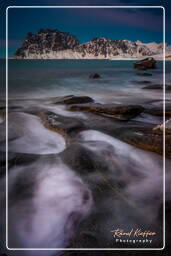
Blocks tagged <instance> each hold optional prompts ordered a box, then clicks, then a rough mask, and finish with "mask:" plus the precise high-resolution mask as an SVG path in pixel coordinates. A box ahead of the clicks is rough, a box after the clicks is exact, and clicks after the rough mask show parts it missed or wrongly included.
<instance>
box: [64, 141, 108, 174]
mask: <svg viewBox="0 0 171 256" xmlns="http://www.w3.org/2000/svg"><path fill="white" fill-rule="evenodd" d="M96 143H99V144H100V145H99V146H101V144H102V143H100V142H96ZM92 146H93V145H92ZM106 150H107V152H108V153H109V152H110V151H111V147H110V145H108V148H107V149H106ZM60 155H61V159H62V160H63V161H64V163H66V164H67V165H68V166H70V167H71V168H72V169H73V170H76V171H77V172H78V173H81V174H88V173H92V172H95V171H96V172H97V171H102V172H103V173H104V172H106V171H107V170H108V168H109V167H108V164H107V163H106V162H105V161H104V160H103V159H102V157H101V156H100V155H98V154H96V153H95V152H93V151H92V150H90V149H89V148H88V147H87V145H86V143H72V144H71V145H70V146H69V147H68V148H67V149H65V150H64V151H63V152H62V153H61V154H60Z"/></svg>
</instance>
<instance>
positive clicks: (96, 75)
mask: <svg viewBox="0 0 171 256" xmlns="http://www.w3.org/2000/svg"><path fill="white" fill-rule="evenodd" d="M89 78H91V79H98V78H101V76H100V75H99V74H98V73H95V74H91V75H90V76H89Z"/></svg>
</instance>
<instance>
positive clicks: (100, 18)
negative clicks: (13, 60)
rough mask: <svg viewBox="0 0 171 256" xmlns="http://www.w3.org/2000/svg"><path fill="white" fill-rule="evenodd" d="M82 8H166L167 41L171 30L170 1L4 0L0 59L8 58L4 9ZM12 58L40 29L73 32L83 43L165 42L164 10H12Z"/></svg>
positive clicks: (0, 11) (10, 35)
mask: <svg viewBox="0 0 171 256" xmlns="http://www.w3.org/2000/svg"><path fill="white" fill-rule="evenodd" d="M36 4H37V5H40V6H50V5H53V6H57V5H62V6H63V5H64V6H66V5H69V6H71V5H79V6H83V5H85V6H87V5H94V6H99V5H101V6H109V5H116V6H127V5H131V6H135V5H148V6H149V5H152V6H154V5H155V6H156V5H159V6H161V5H162V6H164V7H165V8H166V29H167V31H166V41H167V42H168V43H169V44H171V38H170V37H169V35H170V33H169V32H170V31H169V28H170V27H171V19H170V16H171V15H170V14H171V6H169V1H168V3H167V1H157V0H148V1H147V0H145V1H141V0H139V1H133V0H127V1H126V0H91V1H90V0H75V1H74V0H63V1H60V0H39V1H35V0H23V1H22V0H13V1H12V0H4V1H3V0H1V2H0V13H1V15H0V17H1V20H0V21H1V26H2V29H1V30H0V47H1V52H0V57H4V56H5V9H6V7H7V6H17V5H27V6H32V5H36ZM8 24H9V28H8V29H9V32H8V40H9V55H10V56H11V55H13V54H14V52H15V51H16V49H17V48H19V47H20V46H21V44H22V42H23V41H24V40H25V38H26V35H27V33H28V32H32V33H37V32H38V31H39V30H40V29H41V28H49V29H58V30H60V31H62V32H70V33H71V34H73V35H75V36H76V37H77V38H78V39H79V40H80V42H81V43H83V42H87V41H90V40H91V39H92V38H94V37H107V38H110V39H112V40H118V39H127V40H131V41H136V40H140V41H142V42H145V43H146V42H153V41H155V42H158V43H159V42H162V40H163V9H162V8H12V7H11V8H9V9H8Z"/></svg>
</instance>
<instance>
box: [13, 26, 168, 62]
mask: <svg viewBox="0 0 171 256" xmlns="http://www.w3.org/2000/svg"><path fill="white" fill-rule="evenodd" d="M165 49H166V52H167V54H166V55H171V46H169V45H168V44H166V45H165ZM148 56H153V57H155V56H156V58H161V59H162V57H163V43H159V44H157V43H155V42H151V43H142V42H141V41H139V40H137V41H136V42H132V41H130V40H112V39H109V38H106V37H99V38H97V37H96V38H93V39H92V40H90V41H89V42H86V43H80V41H79V40H78V39H77V38H76V37H75V36H74V35H72V34H70V33H68V32H61V31H59V30H57V29H40V30H39V32H38V33H36V34H33V33H31V32H29V33H28V34H27V37H26V39H25V41H24V42H23V44H22V46H21V47H20V48H19V49H17V51H16V52H15V54H14V58H16V59H118V58H123V59H124V58H125V59H140V58H142V57H148Z"/></svg>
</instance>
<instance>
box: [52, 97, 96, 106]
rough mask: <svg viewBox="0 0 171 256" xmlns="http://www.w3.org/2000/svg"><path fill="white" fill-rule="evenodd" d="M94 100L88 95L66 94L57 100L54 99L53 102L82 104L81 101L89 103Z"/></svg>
mask: <svg viewBox="0 0 171 256" xmlns="http://www.w3.org/2000/svg"><path fill="white" fill-rule="evenodd" d="M89 102H94V100H93V99H92V98H90V97H88V96H74V95H68V96H65V97H59V98H58V99H57V101H55V102H54V103H55V104H66V105H70V104H82V103H89Z"/></svg>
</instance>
